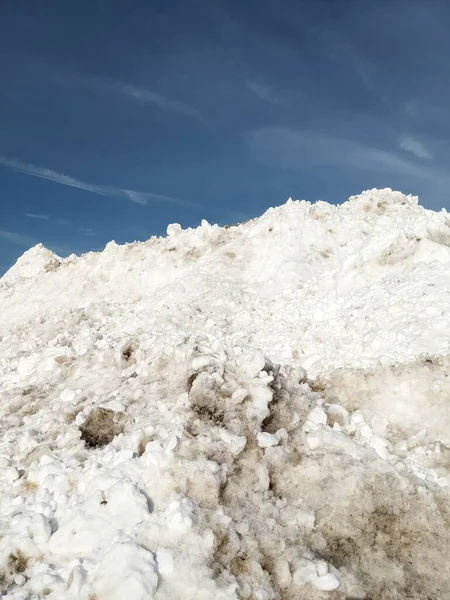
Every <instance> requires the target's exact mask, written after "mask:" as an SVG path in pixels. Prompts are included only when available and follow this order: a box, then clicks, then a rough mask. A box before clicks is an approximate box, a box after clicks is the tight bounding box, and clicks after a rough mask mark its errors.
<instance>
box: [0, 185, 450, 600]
mask: <svg viewBox="0 0 450 600" xmlns="http://www.w3.org/2000/svg"><path fill="white" fill-rule="evenodd" d="M449 263H450V218H449V217H448V215H447V213H446V212H445V211H442V212H441V213H434V212H431V211H427V210H424V209H423V208H422V207H420V206H419V205H418V203H417V199H416V198H414V197H411V196H404V195H403V194H400V193H399V192H392V191H391V190H371V191H369V192H364V193H363V194H361V195H360V196H357V197H352V198H351V199H350V200H349V201H348V202H346V203H345V204H343V205H342V206H339V207H336V206H331V205H328V204H326V203H323V202H318V203H316V204H310V203H307V202H292V201H289V202H288V203H287V204H286V205H284V206H282V207H279V208H276V209H270V210H269V211H267V212H266V213H265V214H264V215H263V216H262V217H261V218H259V219H255V220H253V221H249V222H247V223H244V224H241V225H238V226H232V227H229V228H220V227H218V226H211V225H209V224H208V223H206V222H205V221H204V222H202V225H201V226H200V227H199V228H198V229H188V230H185V231H183V230H181V228H180V227H179V226H177V225H171V226H169V228H168V235H167V237H166V238H151V239H150V240H148V241H147V242H144V243H134V244H128V245H125V246H117V245H116V244H114V243H113V242H112V243H110V244H108V246H107V247H106V248H105V250H104V252H102V253H89V254H86V255H83V256H81V257H76V256H71V257H69V258H67V259H60V258H59V257H57V256H55V255H54V254H52V253H51V252H49V251H48V250H46V249H45V248H43V247H42V246H37V247H36V248H33V249H31V250H29V251H28V252H26V253H25V254H24V256H23V257H22V258H21V259H19V261H18V262H17V264H16V265H15V266H14V267H13V268H12V269H11V270H10V271H9V272H8V273H7V274H6V275H5V276H4V277H3V278H2V279H1V280H0V302H1V304H0V305H1V317H0V375H1V376H0V390H1V392H0V393H1V403H0V427H1V433H2V442H1V443H0V590H1V593H2V595H1V597H2V598H4V599H5V600H6V599H7V600H25V599H35V598H49V599H55V600H56V599H58V600H60V599H62V598H67V599H73V600H75V599H80V600H116V599H117V600H119V599H122V598H125V597H128V598H133V600H146V599H152V598H155V599H156V600H169V599H170V600H176V599H179V600H188V599H192V600H194V599H195V600H210V599H211V600H212V599H218V600H231V599H233V600H238V599H246V600H247V599H248V600H275V599H283V600H284V599H286V600H294V599H298V598H308V599H312V600H314V599H322V598H330V599H336V600H344V599H345V598H353V599H361V600H362V599H366V600H370V599H373V600H375V599H377V600H388V599H389V600H391V599H394V600H397V599H398V600H400V599H404V598H411V599H417V600H419V599H423V598H427V597H428V598H445V597H450V572H449V564H448V560H447V559H446V557H447V556H448V553H449V551H450V528H449V524H450V503H449V491H450V487H449V486H450V435H449V431H450V420H449V419H450V418H449V414H450V412H449V403H450V400H449V398H450V382H449V378H448V373H449V370H450V358H449V349H448V347H449V333H450V302H449V300H450V299H449V293H450V269H449Z"/></svg>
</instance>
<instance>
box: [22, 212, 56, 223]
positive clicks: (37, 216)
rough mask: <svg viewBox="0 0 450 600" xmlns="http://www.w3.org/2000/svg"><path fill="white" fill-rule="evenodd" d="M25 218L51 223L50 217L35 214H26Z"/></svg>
mask: <svg viewBox="0 0 450 600" xmlns="http://www.w3.org/2000/svg"><path fill="white" fill-rule="evenodd" d="M25 216H26V217H28V218H30V219H40V220H41V221H51V218H50V217H49V216H48V215H35V214H33V213H25Z"/></svg>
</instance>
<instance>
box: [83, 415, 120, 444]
mask: <svg viewBox="0 0 450 600" xmlns="http://www.w3.org/2000/svg"><path fill="white" fill-rule="evenodd" d="M127 421H128V417H127V415H126V414H125V413H123V412H115V411H113V410H110V409H109V408H94V409H93V410H91V412H90V413H89V415H88V416H87V418H86V420H85V421H84V423H82V425H80V427H79V429H80V431H81V439H82V440H83V441H84V442H85V444H86V446H87V447H88V448H101V447H102V446H106V445H107V444H109V443H110V442H112V441H113V439H114V438H115V437H116V435H119V434H120V433H123V430H124V429H125V425H126V424H127Z"/></svg>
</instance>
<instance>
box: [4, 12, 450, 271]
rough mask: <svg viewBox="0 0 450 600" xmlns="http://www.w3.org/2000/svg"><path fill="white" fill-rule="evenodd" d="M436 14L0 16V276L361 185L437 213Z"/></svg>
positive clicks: (442, 103) (441, 33)
mask: <svg viewBox="0 0 450 600" xmlns="http://www.w3.org/2000/svg"><path fill="white" fill-rule="evenodd" d="M449 30H450V2H448V1H446V0H442V1H440V0H423V1H422V0H406V1H405V2H403V1H402V0H390V1H386V0H384V1H383V0H373V1H372V0H359V1H357V0H349V1H340V0H330V1H326V0H315V1H314V2H313V1H311V0H309V1H305V2H302V1H299V0H279V1H277V2H275V1H274V0H272V1H268V0H245V1H242V0H236V1H231V0H221V1H219V0H203V1H195V0H152V1H148V0H133V1H132V2H130V1H129V0H76V1H72V0H65V1H64V2H61V1H60V0H46V2H35V1H34V0H2V2H1V4H0V76H1V81H2V87H1V92H0V132H1V135H0V190H1V201H0V272H1V271H4V270H5V269H6V268H7V267H8V266H10V265H11V264H12V263H13V262H14V261H15V260H16V258H17V257H18V256H19V255H20V254H22V253H23V251H24V250H26V249H27V248H28V247H30V246H31V245H34V244H35V243H37V242H39V241H41V242H43V243H44V244H46V245H47V246H49V247H50V248H52V249H54V250H55V251H57V252H58V253H60V254H62V255H67V254H69V253H71V252H76V253H80V252H84V251H87V250H91V249H101V248H103V247H104V245H105V243H107V242H108V241H109V240H110V239H115V240H116V241H117V242H120V243H122V242H125V241H133V240H135V239H140V240H145V239H147V238H148V237H150V236H151V235H154V234H157V235H161V234H163V233H164V231H165V228H166V226H167V224H168V223H171V222H179V223H181V224H182V225H183V226H185V227H186V226H195V225H197V224H198V223H199V222H200V220H201V219H202V218H206V219H207V220H208V221H210V222H219V223H221V224H224V223H232V222H236V221H241V220H244V219H246V218H249V217H253V216H257V215H258V214H260V213H262V212H263V211H264V210H265V209H266V208H268V207H269V206H273V205H277V204H281V203H283V202H284V201H285V200H286V199H287V198H288V197H289V196H292V197H294V198H304V199H308V200H317V199H322V200H327V201H330V202H342V201H343V200H345V199H346V198H347V197H348V196H349V195H351V194H356V193H358V192H360V191H361V190H363V189H367V188H371V187H385V186H389V187H393V188H396V189H401V190H402V191H405V192H409V193H416V194H419V196H420V198H421V203H422V204H423V205H425V206H426V207H428V208H434V209H440V208H442V207H445V208H447V209H450V201H449V195H448V189H449V184H450V172H449V171H448V169H447V164H448V163H447V160H448V156H449V149H450V145H449V139H450V111H449V110H448V106H449V105H450V81H449V69H448V64H449V60H450V36H449V35H448V31H449Z"/></svg>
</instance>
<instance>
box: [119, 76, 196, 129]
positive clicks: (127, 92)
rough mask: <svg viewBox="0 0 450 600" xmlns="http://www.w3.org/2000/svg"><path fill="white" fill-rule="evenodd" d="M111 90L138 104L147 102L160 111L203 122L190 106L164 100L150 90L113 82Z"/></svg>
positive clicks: (167, 99) (176, 101)
mask: <svg viewBox="0 0 450 600" xmlns="http://www.w3.org/2000/svg"><path fill="white" fill-rule="evenodd" d="M110 87H111V89H113V90H116V91H117V92H119V93H120V94H122V95H123V96H128V97H130V98H134V99H135V100H138V101H140V102H147V103H150V104H154V105H155V106H157V107H158V108H160V109H161V110H165V111H169V112H172V113H178V114H179V115H184V116H186V117H190V118H191V119H195V120H197V121H204V118H203V116H202V115H201V114H200V113H199V112H198V110H196V109H195V108H192V107H191V106H188V105H187V104H184V102H179V101H178V100H170V99H169V98H165V97H164V96H161V94H157V93H156V92H151V91H150V90H146V89H142V88H137V87H135V86H134V85H130V84H128V83H123V82H114V83H112V84H111V85H110Z"/></svg>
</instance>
